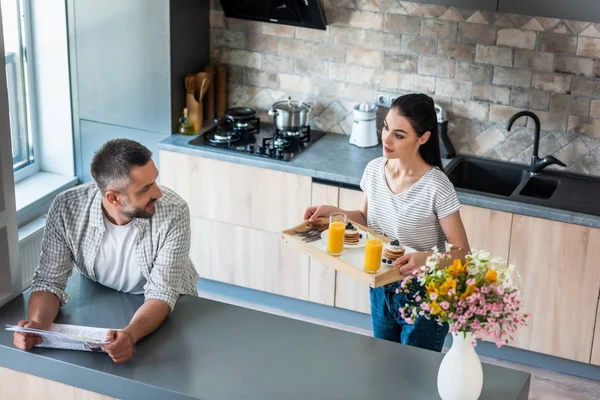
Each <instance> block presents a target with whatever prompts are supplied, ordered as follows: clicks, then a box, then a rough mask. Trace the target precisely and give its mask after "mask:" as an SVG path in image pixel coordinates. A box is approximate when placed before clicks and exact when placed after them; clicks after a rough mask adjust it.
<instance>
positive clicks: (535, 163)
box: [506, 111, 567, 175]
mask: <svg viewBox="0 0 600 400" xmlns="http://www.w3.org/2000/svg"><path fill="white" fill-rule="evenodd" d="M521 117H531V119H533V122H535V133H534V138H533V154H532V155H531V166H530V167H529V173H530V174H531V175H537V174H539V173H540V172H541V171H542V170H543V169H544V168H546V167H547V166H549V165H552V164H557V165H560V166H562V167H566V166H567V165H566V164H565V163H564V162H562V161H560V160H559V159H557V158H556V157H553V156H546V157H544V158H543V159H542V158H540V157H538V148H539V145H540V130H541V124H540V119H539V118H538V116H537V115H535V114H534V113H532V112H531V111H521V112H518V113H516V114H515V115H513V116H512V117H510V119H509V120H508V124H506V130H507V131H509V132H510V129H511V128H512V126H513V124H514V123H515V121H516V120H517V119H519V118H521Z"/></svg>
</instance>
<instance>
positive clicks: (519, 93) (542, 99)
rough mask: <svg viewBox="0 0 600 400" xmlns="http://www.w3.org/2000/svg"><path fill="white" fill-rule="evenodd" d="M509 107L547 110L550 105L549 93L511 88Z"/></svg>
mask: <svg viewBox="0 0 600 400" xmlns="http://www.w3.org/2000/svg"><path fill="white" fill-rule="evenodd" d="M510 105H511V106H514V107H523V108H531V109H534V110H547V109H548V106H549V105H550V93H548V92H544V91H541V90H533V89H519V88H513V89H512V90H511V94H510Z"/></svg>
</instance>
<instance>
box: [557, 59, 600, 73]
mask: <svg viewBox="0 0 600 400" xmlns="http://www.w3.org/2000/svg"><path fill="white" fill-rule="evenodd" d="M594 63H595V61H594V60H593V59H591V58H583V57H575V56H568V55H562V54H557V55H556V64H555V66H554V69H555V71H556V72H561V73H565V74H573V75H584V76H588V77H590V78H591V77H593V76H594Z"/></svg>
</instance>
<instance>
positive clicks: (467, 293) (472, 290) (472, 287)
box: [459, 285, 475, 301]
mask: <svg viewBox="0 0 600 400" xmlns="http://www.w3.org/2000/svg"><path fill="white" fill-rule="evenodd" d="M473 293H475V285H470V286H467V289H466V290H465V292H464V293H463V294H461V295H460V298H459V299H460V300H461V301H462V300H464V299H466V298H467V297H469V296H470V295H472V294H473Z"/></svg>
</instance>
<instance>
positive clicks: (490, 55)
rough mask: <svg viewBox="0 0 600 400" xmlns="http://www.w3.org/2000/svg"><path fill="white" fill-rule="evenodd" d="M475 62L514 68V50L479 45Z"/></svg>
mask: <svg viewBox="0 0 600 400" xmlns="http://www.w3.org/2000/svg"><path fill="white" fill-rule="evenodd" d="M475 61H477V62H478V63H482V64H492V65H503V66H508V67H510V66H512V64H513V50H512V49H509V48H505V47H497V46H485V45H477V52H476V56H475Z"/></svg>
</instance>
